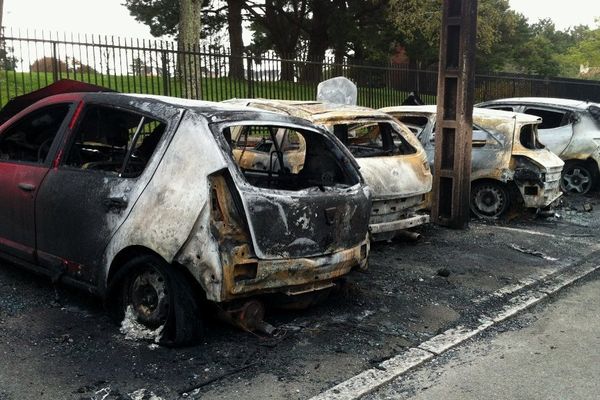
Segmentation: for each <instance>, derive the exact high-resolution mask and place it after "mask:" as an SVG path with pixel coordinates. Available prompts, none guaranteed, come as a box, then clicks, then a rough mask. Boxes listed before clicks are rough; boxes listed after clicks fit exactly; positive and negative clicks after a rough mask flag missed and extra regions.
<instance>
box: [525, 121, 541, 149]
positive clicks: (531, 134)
mask: <svg viewBox="0 0 600 400" xmlns="http://www.w3.org/2000/svg"><path fill="white" fill-rule="evenodd" d="M519 141H520V142H521V144H522V145H523V147H525V148H527V149H531V150H537V149H543V148H544V145H543V144H541V143H540V141H539V140H538V135H537V126H536V125H533V124H529V125H524V126H523V127H521V132H520V133H519Z"/></svg>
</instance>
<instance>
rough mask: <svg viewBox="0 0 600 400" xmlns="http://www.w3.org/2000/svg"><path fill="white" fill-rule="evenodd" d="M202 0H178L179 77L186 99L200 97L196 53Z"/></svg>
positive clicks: (198, 68)
mask: <svg viewBox="0 0 600 400" xmlns="http://www.w3.org/2000/svg"><path fill="white" fill-rule="evenodd" d="M202 3H203V0H179V38H178V46H179V49H178V50H179V56H178V58H179V62H178V70H179V77H180V79H183V81H184V83H185V85H184V93H183V95H184V96H185V97H186V98H188V99H200V98H201V91H200V77H201V71H200V57H199V56H198V54H194V53H197V51H198V44H199V42H200V31H201V29H202V19H201V16H202Z"/></svg>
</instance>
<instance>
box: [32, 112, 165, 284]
mask: <svg viewBox="0 0 600 400" xmlns="http://www.w3.org/2000/svg"><path fill="white" fill-rule="evenodd" d="M165 112H166V111H165ZM167 121H169V119H168V118H165V119H164V120H161V119H158V118H156V117H152V116H149V115H148V114H142V113H141V112H138V111H133V110H129V109H123V108H116V107H113V106H112V105H107V104H87V105H86V106H85V107H84V108H83V111H82V112H81V114H80V117H79V119H78V121H77V122H76V123H75V126H74V129H73V130H72V131H71V132H69V139H68V141H67V144H66V148H65V151H64V155H63V157H62V159H61V160H60V161H59V165H58V167H57V168H53V169H52V170H51V171H49V173H48V175H47V177H46V180H45V181H44V184H43V185H42V187H41V189H40V193H39V195H38V201H37V205H36V219H37V226H38V230H37V244H38V255H39V259H40V263H42V264H43V265H44V266H46V267H47V268H49V269H51V270H52V271H53V273H55V274H58V275H61V274H65V273H66V274H69V275H70V276H71V277H72V278H75V279H77V280H80V281H83V282H85V283H90V284H94V283H95V281H96V276H97V275H96V274H97V272H98V271H97V266H98V265H100V263H101V262H102V254H103V252H104V249H105V247H106V245H107V243H108V241H109V240H110V237H111V236H112V235H113V234H114V232H115V231H116V230H117V229H118V227H119V226H120V225H121V224H122V223H123V221H124V220H125V218H126V217H127V215H128V213H129V211H130V210H131V207H132V206H133V204H134V203H135V200H136V199H137V197H138V196H139V194H140V193H141V191H142V190H143V188H144V187H145V183H147V181H148V179H149V176H150V174H144V175H142V174H143V173H144V172H145V169H146V165H147V164H148V162H149V160H150V158H151V157H152V155H153V152H154V150H155V148H156V147H157V144H158V143H159V141H160V140H161V137H162V136H163V134H164V133H165V132H166V131H167V127H168V126H170V125H168V124H167ZM171 125H172V124H171ZM153 165H154V167H155V166H156V163H154V164H153Z"/></svg>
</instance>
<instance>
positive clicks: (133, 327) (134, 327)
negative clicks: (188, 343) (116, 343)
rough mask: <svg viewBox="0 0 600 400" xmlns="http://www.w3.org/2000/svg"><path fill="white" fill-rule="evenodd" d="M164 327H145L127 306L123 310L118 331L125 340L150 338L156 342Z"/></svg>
mask: <svg viewBox="0 0 600 400" xmlns="http://www.w3.org/2000/svg"><path fill="white" fill-rule="evenodd" d="M164 327H165V326H164V325H162V326H159V327H158V328H156V329H154V330H152V329H148V328H146V327H145V326H144V325H142V324H140V323H139V322H138V321H137V320H136V318H135V315H134V313H133V309H132V308H131V306H128V307H127V310H125V317H124V318H123V321H121V329H120V331H121V333H122V334H123V335H125V339H127V340H151V341H154V342H155V343H158V342H159V341H160V338H161V334H162V331H163V328H164Z"/></svg>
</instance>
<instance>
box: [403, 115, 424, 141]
mask: <svg viewBox="0 0 600 400" xmlns="http://www.w3.org/2000/svg"><path fill="white" fill-rule="evenodd" d="M398 119H399V120H400V122H402V123H403V124H404V125H406V127H407V128H408V129H410V131H411V132H412V133H414V134H415V136H417V137H420V136H421V133H422V132H423V129H425V127H426V126H427V124H428V123H429V119H428V118H427V117H420V116H417V115H406V116H399V117H398Z"/></svg>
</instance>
